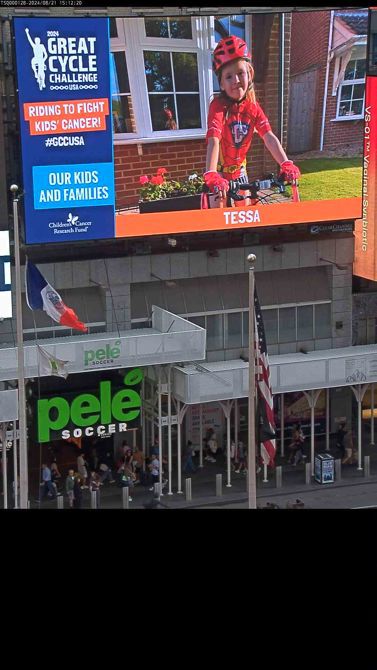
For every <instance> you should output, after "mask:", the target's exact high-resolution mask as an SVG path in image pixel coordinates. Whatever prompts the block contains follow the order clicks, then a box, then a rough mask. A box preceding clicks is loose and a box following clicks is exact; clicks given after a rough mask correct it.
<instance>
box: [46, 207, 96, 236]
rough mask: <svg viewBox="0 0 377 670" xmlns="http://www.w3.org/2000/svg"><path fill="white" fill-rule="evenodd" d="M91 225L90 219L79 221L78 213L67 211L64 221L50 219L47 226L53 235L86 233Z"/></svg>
mask: <svg viewBox="0 0 377 670" xmlns="http://www.w3.org/2000/svg"><path fill="white" fill-rule="evenodd" d="M91 225H92V221H81V220H80V217H79V216H78V215H74V214H72V212H69V214H68V216H67V219H66V220H65V221H50V222H49V224H48V227H49V228H51V229H52V230H53V231H54V235H64V234H65V233H73V234H80V233H87V232H88V230H89V229H90V227H91Z"/></svg>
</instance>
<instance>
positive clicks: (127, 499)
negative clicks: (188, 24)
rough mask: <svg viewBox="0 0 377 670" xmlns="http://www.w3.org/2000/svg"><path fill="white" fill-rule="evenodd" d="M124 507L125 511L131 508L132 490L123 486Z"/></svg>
mask: <svg viewBox="0 0 377 670" xmlns="http://www.w3.org/2000/svg"><path fill="white" fill-rule="evenodd" d="M122 505H123V509H129V507H130V490H129V487H128V486H123V488H122Z"/></svg>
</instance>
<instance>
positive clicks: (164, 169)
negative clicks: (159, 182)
mask: <svg viewBox="0 0 377 670" xmlns="http://www.w3.org/2000/svg"><path fill="white" fill-rule="evenodd" d="M166 173H167V170H166V168H158V170H157V174H159V175H162V176H164V174H166Z"/></svg>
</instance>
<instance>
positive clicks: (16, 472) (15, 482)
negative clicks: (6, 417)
mask: <svg viewBox="0 0 377 670" xmlns="http://www.w3.org/2000/svg"><path fill="white" fill-rule="evenodd" d="M13 437H14V440H13V479H14V509H17V508H18V463H17V440H16V429H15V426H14V427H13Z"/></svg>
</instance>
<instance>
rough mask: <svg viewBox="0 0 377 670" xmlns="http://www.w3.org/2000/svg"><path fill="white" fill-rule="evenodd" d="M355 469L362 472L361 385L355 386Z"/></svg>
mask: <svg viewBox="0 0 377 670" xmlns="http://www.w3.org/2000/svg"><path fill="white" fill-rule="evenodd" d="M357 451H358V454H357V469H358V470H362V469H363V466H362V465H361V384H358V386H357Z"/></svg>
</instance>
